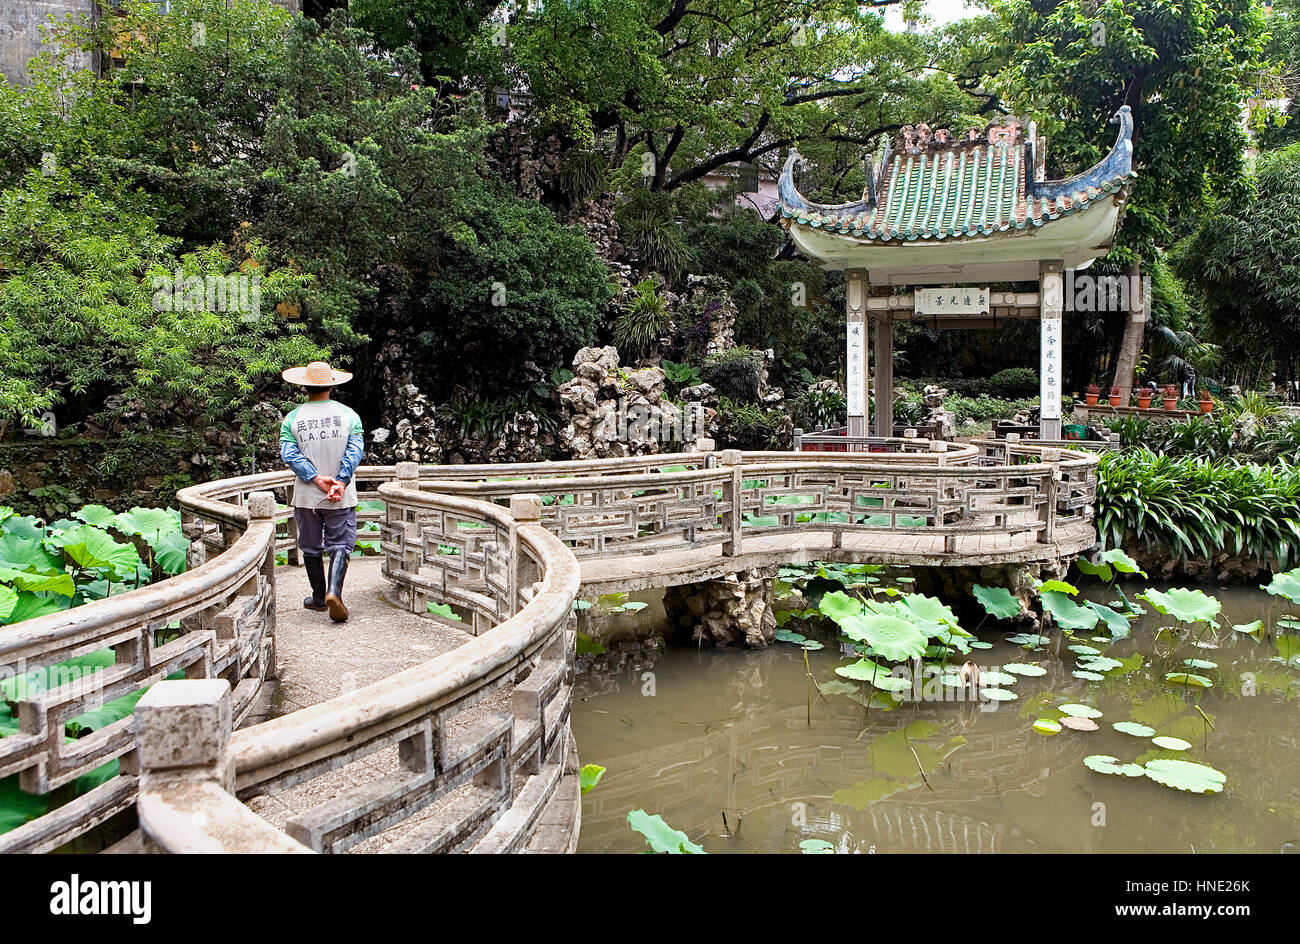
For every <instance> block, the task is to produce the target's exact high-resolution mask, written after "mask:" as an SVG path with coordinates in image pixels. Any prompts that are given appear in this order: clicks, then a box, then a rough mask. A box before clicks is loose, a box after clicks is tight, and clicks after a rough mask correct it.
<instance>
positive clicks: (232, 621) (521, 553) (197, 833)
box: [0, 439, 1098, 851]
mask: <svg viewBox="0 0 1300 944" xmlns="http://www.w3.org/2000/svg"><path fill="white" fill-rule="evenodd" d="M877 446H878V447H879V448H881V449H883V450H885V451H883V452H879V453H874V452H873V453H869V454H865V455H859V454H853V455H844V454H834V453H827V454H806V453H797V452H790V453H741V452H737V451H734V450H728V451H724V452H722V453H695V454H685V455H666V456H646V457H635V458H625V459H610V460H599V461H590V462H556V463H529V464H514V465H481V466H454V467H449V466H423V467H417V466H415V465H414V464H402V465H401V466H398V467H393V466H388V467H382V466H365V467H362V468H361V469H359V470H358V472H357V476H356V480H357V482H358V486H359V496H360V497H361V498H362V499H367V498H371V499H380V500H381V501H382V505H381V504H379V503H378V502H377V503H376V504H375V506H373V507H367V508H364V509H363V510H362V511H361V513H360V514H359V516H358V517H359V518H360V519H361V520H362V521H363V522H364V521H378V523H379V531H378V534H377V535H376V537H377V538H378V540H379V543H380V548H381V552H382V554H383V556H384V558H385V560H384V571H385V574H386V576H387V577H388V578H389V580H390V581H391V582H392V583H393V584H394V586H395V588H396V591H397V592H398V594H399V595H400V596H401V598H402V602H403V603H404V604H405V605H406V606H408V607H410V608H412V609H415V610H417V611H421V612H422V611H423V610H424V609H425V605H426V603H427V602H428V601H430V600H432V601H436V602H440V603H447V604H449V605H451V606H453V607H455V608H457V609H458V610H459V611H460V612H461V613H463V614H465V615H466V616H468V617H469V621H468V624H467V625H468V627H469V628H471V629H472V630H473V632H474V633H475V634H476V635H477V638H475V639H472V640H470V641H468V642H467V643H466V644H465V645H463V646H461V647H460V648H458V649H456V650H454V651H453V652H451V653H448V654H446V655H444V656H440V657H438V658H437V659H434V660H432V661H430V662H427V663H424V664H423V665H420V666H417V667H415V668H412V669H409V670H406V671H404V672H401V673H399V674H397V675H394V676H392V677H391V678H389V679H386V680H384V681H382V682H379V683H376V684H374V685H371V686H369V687H367V688H364V689H360V690H358V691H355V692H351V693H349V694H347V695H344V696H340V697H339V698H336V699H333V700H331V701H328V702H324V703H321V704H318V705H315V706H313V707H311V708H306V709H302V710H300V711H297V712H294V713H293V714H290V715H286V716H283V717H280V718H276V719H274V720H271V721H267V722H263V723H262V724H258V725H254V726H250V727H244V728H242V729H239V730H235V729H236V728H238V727H239V725H240V722H241V720H244V719H245V716H246V715H247V712H248V710H249V708H250V706H251V705H252V703H253V697H254V695H255V693H256V692H257V691H258V689H259V687H260V686H261V684H262V683H263V681H264V680H265V679H266V678H267V677H270V676H273V675H274V673H275V562H276V557H277V555H278V554H279V553H284V554H286V555H290V556H292V551H293V547H292V545H293V543H294V536H293V533H292V518H291V515H290V509H289V508H287V507H284V506H282V505H278V504H277V502H276V496H275V493H279V494H280V496H281V497H282V498H287V490H288V488H289V486H291V485H292V482H293V477H292V474H291V473H289V472H271V473H263V474H260V475H251V476H242V477H238V478H232V479H225V480H221V481H217V482H211V483H206V484H204V485H199V486H194V487H192V488H189V489H185V490H184V491H182V492H181V493H179V495H178V501H179V504H180V506H181V512H182V518H183V522H184V526H185V529H186V533H187V534H188V535H189V536H190V537H191V539H192V545H191V569H190V570H189V571H188V572H187V573H185V574H182V575H180V576H177V577H173V578H171V579H169V580H167V581H165V582H162V583H159V584H157V585H154V586H150V587H146V588H143V589H140V590H136V591H132V592H130V593H125V594H122V595H120V596H116V597H111V598H108V599H104V600H100V601H96V602H93V603H89V604H85V605H83V606H80V607H77V608H75V609H73V610H69V611H65V612H62V613H58V614H52V615H50V616H46V617H41V618H39V619H34V620H30V621H26V622H23V623H21V624H18V625H15V626H12V627H8V628H6V629H5V631H4V633H2V634H0V672H3V673H4V674H6V675H9V676H15V675H24V674H25V673H30V672H33V671H36V670H50V669H53V668H55V667H57V666H60V665H61V664H62V663H65V662H67V660H69V659H72V658H73V657H76V656H79V655H84V654H86V653H90V652H94V651H97V650H102V649H111V650H113V652H114V657H115V664H114V665H112V666H110V667H108V668H106V669H103V670H101V671H100V672H98V673H95V674H94V675H90V676H87V677H84V678H67V679H63V678H61V679H59V681H58V684H51V685H49V686H47V687H45V688H43V689H39V690H38V688H37V687H36V686H32V687H29V688H28V689H27V690H26V691H24V692H22V693H21V695H22V697H21V699H20V701H19V703H18V705H17V711H16V712H15V716H16V718H17V720H18V731H17V732H16V733H13V734H10V735H8V736H5V737H3V738H0V775H10V774H15V773H16V774H17V775H18V777H19V783H20V785H21V787H22V789H23V790H25V791H27V792H30V793H33V794H40V795H45V794H49V793H51V792H52V791H56V790H61V789H64V788H67V787H68V785H69V784H70V783H71V782H72V781H73V780H75V779H76V778H77V777H80V776H82V775H83V774H86V773H89V772H90V771H92V770H94V769H95V768H97V767H100V766H101V765H103V764H105V763H106V762H109V761H111V760H114V759H117V760H119V761H120V773H119V775H118V776H116V777H114V778H113V779H110V780H109V781H107V782H106V783H103V784H102V785H100V786H98V787H95V788H94V789H92V790H90V791H89V792H87V793H85V794H84V795H82V796H80V797H77V798H75V799H72V800H70V801H69V802H67V803H65V804H64V805H61V806H58V807H57V808H56V809H54V810H52V811H51V812H49V813H47V814H45V815H44V816H41V817H39V818H37V819H35V820H33V821H32V822H29V823H27V824H25V825H23V826H21V827H18V828H17V829H14V830H11V831H9V832H7V833H5V834H3V835H0V851H48V850H51V849H54V848H57V847H58V846H60V845H63V844H64V843H66V842H67V841H69V840H71V839H74V838H76V837H77V836H79V835H82V834H84V833H85V832H87V831H88V830H90V829H92V828H93V827H95V826H96V825H98V824H100V823H102V822H104V821H105V820H107V819H108V818H110V817H112V816H114V815H115V814H117V813H118V812H120V811H122V810H124V809H127V808H128V807H130V806H131V805H132V804H133V803H136V800H137V793H139V796H140V805H139V814H140V821H141V825H142V828H143V832H144V834H145V836H146V838H147V840H148V841H149V842H151V843H153V844H155V845H157V846H158V847H159V848H163V849H170V850H173V851H182V850H190V849H211V850H216V849H231V850H234V849H251V848H255V847H256V848H264V849H268V850H269V849H284V848H296V847H297V846H298V845H302V846H305V847H309V848H315V849H320V850H323V851H325V850H330V851H333V850H341V849H346V848H349V847H350V846H352V845H354V844H355V843H357V842H360V841H362V840H363V839H365V838H366V837H368V836H371V835H374V834H375V833H377V832H379V831H382V830H384V829H387V828H388V827H389V826H391V825H393V824H395V823H397V822H400V821H402V820H403V819H405V818H406V817H407V816H409V815H410V814H411V813H412V812H413V811H417V810H421V811H424V812H425V813H428V812H429V811H430V810H431V809H432V810H433V813H434V814H435V815H430V816H428V817H427V819H428V822H429V823H431V824H440V825H430V826H428V827H425V826H421V827H419V828H418V829H415V830H414V831H413V832H412V834H411V838H410V839H409V841H408V840H404V841H403V848H406V847H409V848H421V849H455V848H468V847H470V846H472V847H473V848H474V849H475V850H479V851H486V850H488V849H498V850H508V849H512V848H517V847H518V846H519V844H520V843H521V842H522V841H523V840H524V839H525V838H526V836H527V834H528V829H529V828H530V827H531V824H532V823H533V822H534V820H535V816H536V814H537V812H538V810H539V809H540V808H541V805H544V803H545V802H546V800H547V799H548V798H549V797H550V795H551V794H552V793H553V792H554V788H555V783H556V782H557V778H558V776H559V772H560V771H562V769H563V763H564V761H565V752H566V751H567V749H568V747H567V745H568V711H569V706H570V702H571V698H572V689H571V686H570V679H569V675H568V673H569V672H570V671H571V666H572V639H571V633H570V620H571V604H572V601H573V599H574V596H575V594H576V593H577V592H578V585H579V581H580V574H579V569H578V563H577V560H576V559H575V555H576V557H592V556H602V555H616V554H644V553H653V552H655V551H658V550H669V549H671V550H684V549H687V548H690V547H693V546H699V545H707V544H709V543H714V544H720V545H721V552H722V554H723V555H729V556H738V555H740V554H742V553H744V546H745V542H746V540H747V539H749V538H751V537H752V536H762V535H770V534H780V533H782V532H786V531H797V530H800V529H802V528H811V529H815V530H817V531H823V532H824V531H830V532H832V533H833V534H834V535H835V540H836V542H837V543H838V542H839V540H840V538H841V537H842V536H843V535H844V534H845V533H847V532H851V531H860V532H898V533H909V534H916V533H918V532H920V533H926V532H928V533H930V534H940V535H942V536H943V538H944V546H945V548H946V549H948V550H951V549H952V548H953V547H954V546H955V541H956V538H957V537H958V536H959V535H962V534H972V533H974V534H1025V533H1027V532H1032V533H1033V534H1034V540H1035V541H1036V542H1041V543H1046V544H1051V543H1052V542H1053V540H1054V535H1055V533H1056V532H1057V531H1058V530H1059V528H1060V527H1062V526H1064V525H1071V524H1075V523H1085V524H1086V523H1089V522H1090V521H1091V518H1092V503H1093V501H1094V498H1095V490H1096V479H1095V467H1096V465H1097V461H1098V459H1097V457H1096V456H1095V455H1092V454H1088V453H1080V452H1072V451H1068V450H1059V449H1056V448H1053V447H1045V446H1042V445H1035V444H1025V443H1016V442H1005V441H997V442H981V443H978V444H974V445H972V444H962V445H957V444H945V443H929V442H926V441H917V440H912V439H906V440H884V441H880V442H879V443H877ZM665 469H672V470H674V471H664V470H665ZM533 496H535V497H533ZM795 501H797V502H798V503H792V502H795ZM1075 530H1076V531H1077V530H1078V529H1075ZM1076 541H1077V535H1076ZM1045 553H1048V552H1047V551H1046V550H1045ZM431 617H432V614H431ZM176 673H184V675H185V677H186V679H187V680H188V681H185V682H168V681H163V680H164V679H167V678H168V677H169V676H172V675H174V674H176ZM147 686H153V687H152V688H151V689H150V691H149V693H148V694H147V695H146V696H145V697H144V698H143V699H142V700H141V702H140V704H139V705H138V706H137V709H136V716H135V719H134V721H133V720H132V719H129V718H128V719H123V720H122V721H118V722H116V723H114V724H111V725H108V726H106V727H104V728H102V729H101V730H98V731H94V732H92V733H90V734H89V735H87V736H85V737H82V738H80V739H78V740H75V741H73V740H66V739H65V737H64V730H65V725H66V722H68V721H69V720H71V719H73V718H75V717H77V716H78V715H80V714H82V713H84V712H86V711H88V710H91V709H93V708H95V707H97V706H98V705H99V704H101V703H103V702H104V701H107V700H110V699H114V698H117V697H120V696H122V695H127V694H130V693H132V692H135V691H138V690H139V689H141V688H144V687H147ZM503 688H511V690H512V695H511V705H512V710H511V713H509V714H499V713H498V714H495V715H493V714H489V715H487V716H485V717H484V718H475V719H474V720H472V721H470V722H468V723H462V722H466V721H467V717H466V712H469V711H471V710H472V709H473V708H474V706H475V705H477V704H479V703H480V702H481V701H482V700H483V699H484V698H486V697H488V696H489V695H491V694H492V693H493V692H496V691H498V690H501V689H503ZM146 719H150V720H148V721H146ZM159 719H161V720H159ZM195 719H200V720H195ZM202 719H206V720H202ZM449 724H450V726H451V729H450V730H449ZM209 729H210V730H209ZM178 731H189V732H191V734H193V737H190V738H188V739H185V740H183V741H180V742H177V741H175V740H173V742H170V743H169V742H168V739H167V738H168V736H169V735H168V732H171V733H172V734H174V733H175V732H178ZM205 731H207V732H208V734H207V735H205V734H204V733H203V732H205ZM137 733H138V738H139V740H138V741H137V738H136V735H137ZM209 735H210V736H209ZM393 746H396V753H397V755H398V758H399V763H398V770H397V771H396V772H395V773H393V774H391V775H389V776H388V777H386V778H384V779H383V780H381V781H379V786H375V785H373V784H371V785H369V786H368V787H367V788H366V789H364V790H359V791H357V792H354V793H349V794H345V795H342V796H340V797H338V798H336V800H337V801H331V802H330V803H327V804H325V805H324V806H323V807H320V808H316V809H311V810H308V811H307V812H305V813H303V814H300V815H299V816H298V817H295V819H294V820H293V821H291V822H290V823H289V824H288V827H287V828H288V833H287V834H286V833H285V832H282V831H280V830H278V829H276V828H275V827H273V826H272V825H271V824H270V823H269V822H268V821H266V820H264V819H262V818H261V817H258V816H257V815H256V814H254V813H253V812H252V811H251V810H249V809H248V808H247V807H245V806H244V805H243V803H242V802H241V800H242V799H247V798H249V797H252V796H255V795H258V794H262V793H274V792H276V791H280V790H284V789H289V788H292V787H293V786H294V785H296V784H300V783H303V782H305V781H309V780H311V779H313V778H315V777H317V776H320V775H322V774H324V773H327V772H329V771H332V770H335V769H338V768H339V767H342V766H345V765H348V764H351V763H354V762H356V761H357V760H358V759H361V758H364V757H367V756H369V755H371V754H373V753H375V752H377V751H381V750H384V749H386V748H390V747H393ZM169 758H170V759H169ZM557 764H558V765H559V766H558V767H557ZM231 791H233V792H231ZM453 793H454V795H453ZM435 806H436V807H437V809H434V807H435ZM443 806H446V807H447V808H446V809H442V808H441V807H443ZM196 811H204V812H203V815H202V816H196V815H195V812H196ZM286 844H287V845H286ZM295 844H296V845H295Z"/></svg>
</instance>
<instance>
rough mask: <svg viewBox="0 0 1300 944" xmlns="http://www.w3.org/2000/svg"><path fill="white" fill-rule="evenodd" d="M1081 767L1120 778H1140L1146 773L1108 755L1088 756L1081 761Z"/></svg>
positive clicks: (1137, 767)
mask: <svg viewBox="0 0 1300 944" xmlns="http://www.w3.org/2000/svg"><path fill="white" fill-rule="evenodd" d="M1083 766H1085V767H1087V768H1088V769H1089V770H1093V771H1096V772H1097V773H1099V774H1115V775H1118V776H1121V777H1141V776H1142V775H1143V774H1145V773H1146V771H1144V770H1143V769H1142V767H1141V766H1140V765H1138V764H1125V763H1123V762H1121V761H1120V759H1119V758H1118V757H1111V756H1110V755H1109V754H1089V755H1088V756H1087V757H1085V758H1084V759H1083Z"/></svg>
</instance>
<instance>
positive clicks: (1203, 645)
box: [1192, 639, 1219, 649]
mask: <svg viewBox="0 0 1300 944" xmlns="http://www.w3.org/2000/svg"><path fill="white" fill-rule="evenodd" d="M1192 645H1193V646H1195V647H1196V648H1197V649H1218V648H1219V644H1218V643H1217V642H1205V641H1204V640H1201V639H1195V640H1193V641H1192Z"/></svg>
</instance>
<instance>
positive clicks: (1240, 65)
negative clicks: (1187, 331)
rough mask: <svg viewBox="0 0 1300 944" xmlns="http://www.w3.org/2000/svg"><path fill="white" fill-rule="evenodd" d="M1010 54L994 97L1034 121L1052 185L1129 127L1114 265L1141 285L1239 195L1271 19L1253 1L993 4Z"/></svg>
mask: <svg viewBox="0 0 1300 944" xmlns="http://www.w3.org/2000/svg"><path fill="white" fill-rule="evenodd" d="M992 5H993V8H994V10H995V11H996V13H997V14H998V16H999V17H1000V18H1001V22H1002V24H1003V26H1004V29H1005V42H1006V43H1007V44H1008V48H1009V49H1010V50H1011V52H1010V53H1009V55H1008V65H1007V67H1006V68H1005V69H1004V70H1003V71H1002V72H1001V73H1000V74H999V75H998V76H997V78H996V80H995V81H994V83H993V85H994V87H995V88H996V89H997V90H998V91H999V92H1000V93H1001V94H1002V95H1003V97H1004V99H1005V100H1006V101H1008V102H1009V103H1011V104H1012V105H1013V106H1014V107H1015V108H1016V109H1017V110H1019V111H1021V112H1023V113H1024V114H1025V115H1026V116H1027V117H1033V118H1036V119H1037V120H1038V122H1039V126H1040V127H1041V128H1042V129H1044V130H1045V131H1046V132H1047V135H1048V137H1049V139H1050V141H1051V150H1050V156H1051V158H1052V160H1053V161H1054V162H1055V164H1056V166H1055V167H1054V168H1049V173H1052V172H1053V171H1055V172H1056V173H1055V174H1053V176H1056V175H1058V174H1059V175H1064V174H1066V173H1069V172H1073V171H1078V170H1082V169H1084V168H1086V167H1088V166H1090V165H1091V164H1092V163H1094V162H1095V161H1096V160H1097V159H1098V158H1100V157H1101V156H1102V155H1103V154H1104V153H1105V152H1106V150H1107V149H1108V147H1109V145H1110V141H1111V140H1113V129H1111V128H1108V126H1107V122H1108V121H1109V120H1110V118H1111V116H1112V115H1114V113H1115V112H1116V111H1117V110H1118V109H1119V108H1120V106H1121V105H1128V106H1129V108H1130V109H1131V110H1132V115H1133V126H1134V129H1133V146H1134V155H1135V166H1136V169H1137V170H1138V173H1139V176H1138V179H1137V181H1136V182H1135V183H1134V186H1133V192H1132V195H1131V197H1130V198H1129V202H1128V208H1127V210H1126V213H1125V220H1124V226H1123V228H1122V229H1121V230H1120V233H1119V237H1118V239H1117V242H1116V247H1115V249H1114V251H1113V252H1112V253H1111V256H1110V259H1109V260H1108V261H1109V262H1110V263H1111V264H1112V265H1123V266H1126V267H1127V269H1128V273H1129V275H1130V276H1133V277H1137V276H1139V275H1140V269H1139V265H1140V262H1141V260H1143V259H1151V258H1152V257H1153V254H1154V253H1155V251H1156V249H1157V247H1160V246H1167V245H1169V244H1170V243H1171V242H1172V241H1173V239H1174V238H1175V236H1176V235H1177V234H1178V233H1179V232H1185V231H1186V229H1187V228H1188V227H1189V226H1191V225H1193V224H1194V222H1195V220H1196V217H1197V214H1198V213H1199V212H1200V210H1201V208H1202V200H1203V197H1204V195H1205V194H1207V193H1225V194H1231V193H1234V192H1237V191H1238V190H1239V186H1240V185H1239V181H1240V178H1241V170H1242V161H1243V156H1244V153H1245V147H1246V137H1245V133H1244V129H1243V128H1242V124H1241V120H1240V115H1241V109H1242V106H1243V105H1244V104H1245V103H1246V102H1247V100H1248V99H1249V98H1250V97H1251V96H1252V94H1253V93H1254V91H1255V88H1256V82H1257V81H1258V80H1259V77H1260V74H1261V72H1260V70H1261V64H1262V52H1263V43H1264V35H1265V31H1264V18H1263V13H1262V11H1261V9H1260V7H1259V5H1258V4H1256V3H1255V2H1254V0H1221V2H1210V0H1185V2H1181V3H1170V2H1167V0H993V4H992ZM1141 318H1142V314H1141V312H1140V311H1136V310H1135V311H1131V312H1130V316H1129V319H1128V322H1127V324H1126V328H1125V333H1124V338H1123V341H1122V342H1121V346H1120V354H1119V357H1118V359H1117V371H1116V377H1115V383H1116V384H1117V385H1118V386H1120V387H1121V388H1125V392H1127V390H1128V389H1131V388H1132V386H1133V379H1134V378H1133V371H1134V367H1135V365H1136V363H1137V359H1138V354H1139V353H1140V350H1141V345H1142V341H1143V334H1144V322H1143V321H1142V320H1141Z"/></svg>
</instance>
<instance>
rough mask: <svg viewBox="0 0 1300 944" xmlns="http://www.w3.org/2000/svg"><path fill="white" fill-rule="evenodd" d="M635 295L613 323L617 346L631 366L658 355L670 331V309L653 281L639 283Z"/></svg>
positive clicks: (625, 361) (647, 280)
mask: <svg viewBox="0 0 1300 944" xmlns="http://www.w3.org/2000/svg"><path fill="white" fill-rule="evenodd" d="M635 291H636V295H635V296H634V297H633V299H632V303H631V304H630V305H628V307H627V310H626V311H623V312H622V313H620V314H619V316H618V320H617V321H615V322H614V346H615V347H617V348H618V351H619V354H620V355H622V358H623V362H624V363H627V364H630V363H632V362H634V361H639V360H644V359H645V358H647V357H650V356H651V355H653V354H655V353H656V352H657V351H658V348H659V339H660V338H661V337H663V334H664V332H665V331H666V330H667V328H668V321H669V318H668V308H667V306H666V305H665V304H664V300H663V299H662V298H660V297H659V294H658V293H657V292H656V291H655V283H654V280H653V279H642V280H641V281H640V282H638V283H637V284H636V289H635Z"/></svg>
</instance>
